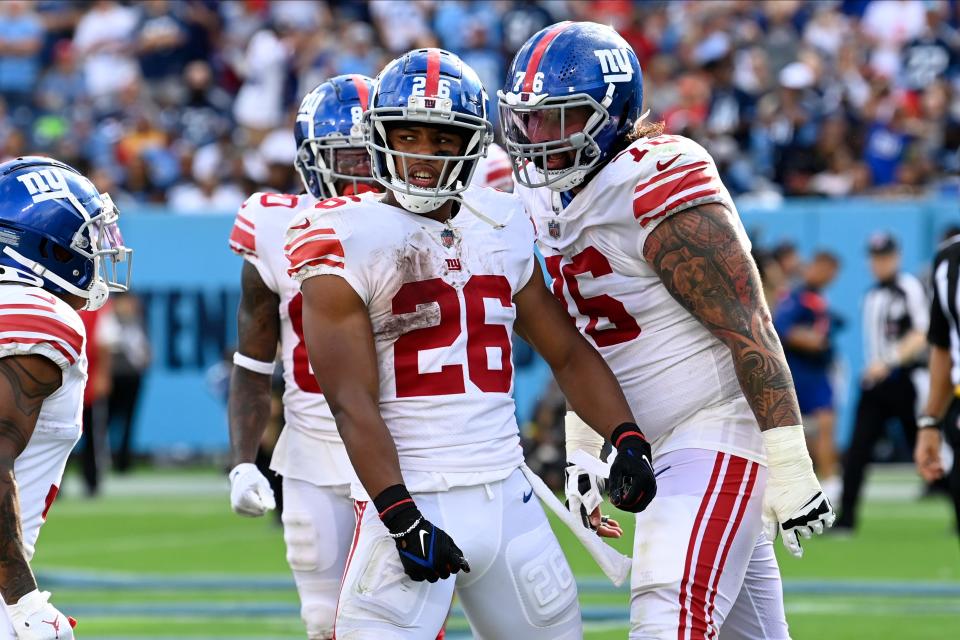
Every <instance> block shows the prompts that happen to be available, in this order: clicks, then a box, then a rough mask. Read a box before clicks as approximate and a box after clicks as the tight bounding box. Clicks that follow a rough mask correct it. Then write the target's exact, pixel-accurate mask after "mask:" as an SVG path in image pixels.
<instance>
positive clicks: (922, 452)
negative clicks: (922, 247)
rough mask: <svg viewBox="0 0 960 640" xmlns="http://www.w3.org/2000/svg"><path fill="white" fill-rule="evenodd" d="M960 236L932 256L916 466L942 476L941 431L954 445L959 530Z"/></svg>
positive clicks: (952, 487) (928, 476)
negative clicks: (925, 393) (926, 372)
mask: <svg viewBox="0 0 960 640" xmlns="http://www.w3.org/2000/svg"><path fill="white" fill-rule="evenodd" d="M958 281H960V236H954V237H953V238H951V239H948V240H947V241H946V242H944V243H943V244H942V245H940V249H939V251H938V252H937V256H936V258H934V261H933V304H932V305H931V306H930V332H929V334H928V335H927V340H928V342H929V343H930V394H929V397H928V399H927V406H926V408H925V410H924V412H923V415H921V416H920V417H919V418H917V427H918V428H919V430H920V431H919V434H918V435H917V448H916V451H915V452H914V460H915V461H916V463H917V470H918V471H919V472H920V475H921V476H922V477H923V479H924V480H926V481H927V482H928V483H930V482H933V481H935V480H938V479H940V478H942V477H943V475H944V469H943V462H942V460H941V459H940V442H941V437H942V435H941V433H942V434H943V435H945V436H946V440H947V442H948V443H949V444H950V446H951V447H952V448H953V460H954V462H953V468H952V469H951V470H950V476H949V478H948V479H947V486H948V488H949V491H950V496H951V498H952V499H953V508H954V510H955V512H956V517H957V532H958V533H960V314H958V309H960V291H958V290H957V289H958Z"/></svg>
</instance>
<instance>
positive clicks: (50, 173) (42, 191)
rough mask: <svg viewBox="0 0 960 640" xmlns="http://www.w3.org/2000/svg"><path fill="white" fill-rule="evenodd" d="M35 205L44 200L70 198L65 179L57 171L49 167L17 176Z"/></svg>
mask: <svg viewBox="0 0 960 640" xmlns="http://www.w3.org/2000/svg"><path fill="white" fill-rule="evenodd" d="M17 180H19V181H20V183H21V184H23V186H25V187H26V188H27V191H28V192H29V193H30V195H31V196H33V201H34V202H35V203H38V202H44V201H46V200H59V199H61V198H69V197H70V196H71V193H70V187H69V186H68V185H67V179H66V177H65V176H64V175H63V173H61V172H60V170H59V169H56V168H53V167H49V168H44V169H40V170H39V171H31V172H30V173H25V174H23V175H22V176H17Z"/></svg>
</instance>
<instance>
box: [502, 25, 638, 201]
mask: <svg viewBox="0 0 960 640" xmlns="http://www.w3.org/2000/svg"><path fill="white" fill-rule="evenodd" d="M498 96H499V97H500V114H501V118H500V119H501V124H502V126H503V131H504V137H505V141H506V147H507V152H508V153H509V154H510V156H511V158H512V159H513V162H514V173H515V174H516V177H517V181H518V182H519V183H520V184H522V185H525V186H527V187H549V188H550V189H552V190H554V191H567V190H569V189H571V188H572V187H575V186H577V185H579V184H581V183H582V182H583V181H584V180H585V179H586V177H587V176H588V175H589V174H590V173H591V172H592V171H594V170H595V169H596V168H598V167H600V166H602V164H603V163H604V162H605V161H606V160H608V159H609V158H610V157H611V156H612V155H613V152H614V151H616V150H617V149H618V148H619V147H620V146H622V144H623V141H624V139H625V137H626V136H627V134H628V133H629V132H630V131H632V130H633V127H634V125H635V124H636V123H637V122H638V121H639V120H640V119H641V112H642V108H643V75H642V72H641V70H640V61H639V60H637V55H636V53H634V51H633V49H632V48H631V47H630V45H629V44H627V41H626V40H624V39H623V38H622V37H621V36H620V34H619V33H617V32H616V31H614V30H613V29H611V28H610V27H607V26H604V25H601V24H597V23H594V22H560V23H558V24H555V25H552V26H549V27H547V28H545V29H543V30H541V31H539V32H537V33H536V34H534V35H533V37H531V38H530V39H529V40H527V42H526V43H525V44H524V45H523V47H522V48H521V49H520V51H519V52H518V53H517V55H516V56H515V57H514V59H513V63H512V64H511V65H510V70H509V72H508V75H507V79H506V84H505V85H504V88H503V89H502V90H501V91H499V92H498Z"/></svg>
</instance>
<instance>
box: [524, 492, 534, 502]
mask: <svg viewBox="0 0 960 640" xmlns="http://www.w3.org/2000/svg"><path fill="white" fill-rule="evenodd" d="M531 497H533V489H530V493H525V494H523V501H524V502H530V498H531Z"/></svg>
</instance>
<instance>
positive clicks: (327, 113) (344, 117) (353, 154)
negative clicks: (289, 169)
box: [293, 74, 373, 198]
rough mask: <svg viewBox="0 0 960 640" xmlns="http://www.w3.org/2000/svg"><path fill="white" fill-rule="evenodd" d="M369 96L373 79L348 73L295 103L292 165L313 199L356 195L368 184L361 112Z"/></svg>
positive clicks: (318, 87)
mask: <svg viewBox="0 0 960 640" xmlns="http://www.w3.org/2000/svg"><path fill="white" fill-rule="evenodd" d="M372 94H373V79H372V78H368V77H367V76H362V75H358V74H351V75H343V76H335V77H333V78H330V79H329V80H327V81H326V82H323V83H321V84H320V85H318V86H317V87H316V88H315V89H314V90H313V91H311V92H310V93H308V94H307V95H306V96H304V98H303V101H302V102H301V103H300V109H299V111H297V121H296V124H294V126H293V135H294V137H295V138H296V140H297V157H296V159H295V160H294V163H293V164H294V166H295V167H296V168H297V172H298V173H299V174H300V179H301V180H302V181H303V186H304V187H306V189H307V191H309V192H310V194H311V195H313V196H314V197H315V198H334V197H336V196H339V195H350V194H352V193H360V192H361V191H367V190H369V189H370V185H371V184H373V178H371V177H370V155H369V154H368V153H367V150H366V148H365V147H364V140H363V113H364V112H365V111H366V110H367V109H368V108H369V106H370V96H371V95H372Z"/></svg>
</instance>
